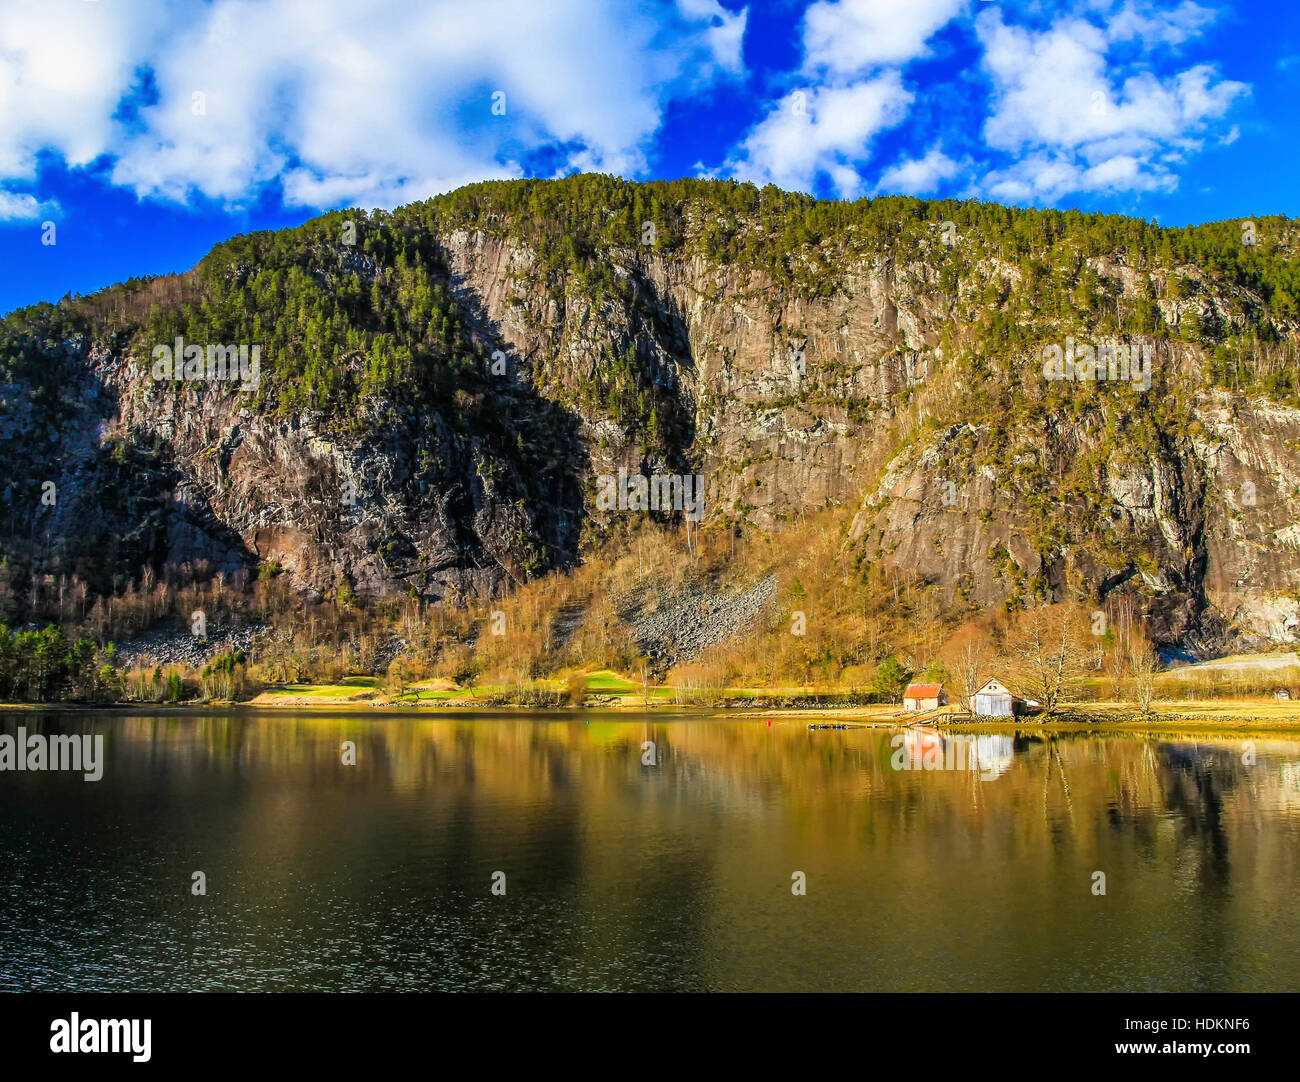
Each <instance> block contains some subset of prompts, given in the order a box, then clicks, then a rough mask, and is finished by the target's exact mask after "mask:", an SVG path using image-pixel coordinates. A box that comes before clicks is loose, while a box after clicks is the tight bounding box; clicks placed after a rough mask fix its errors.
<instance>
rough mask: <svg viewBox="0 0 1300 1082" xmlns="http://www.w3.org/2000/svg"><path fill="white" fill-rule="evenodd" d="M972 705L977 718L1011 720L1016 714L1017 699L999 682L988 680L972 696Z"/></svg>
mask: <svg viewBox="0 0 1300 1082" xmlns="http://www.w3.org/2000/svg"><path fill="white" fill-rule="evenodd" d="M971 705H972V706H973V707H974V708H975V716H976V717H983V718H1009V717H1011V715H1012V714H1013V713H1014V712H1015V697H1014V696H1013V695H1012V694H1011V692H1010V691H1009V690H1007V686H1006V685H1005V684H1003V683H1002V682H1000V681H999V680H997V679H993V680H986V681H985V682H984V683H983V685H982V686H981V687H980V689H979V690H978V691H976V692H975V694H974V696H972V698H971Z"/></svg>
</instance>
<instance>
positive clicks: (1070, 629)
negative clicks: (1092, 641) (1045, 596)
mask: <svg viewBox="0 0 1300 1082" xmlns="http://www.w3.org/2000/svg"><path fill="white" fill-rule="evenodd" d="M1087 626H1088V621H1087V616H1086V614H1085V613H1083V612H1081V611H1080V610H1078V609H1077V608H1076V607H1074V606H1072V605H1056V606H1052V607H1050V608H1049V607H1047V606H1040V607H1038V608H1034V609H1030V610H1029V611H1028V612H1026V613H1025V614H1024V616H1023V617H1022V618H1021V620H1020V624H1019V626H1018V627H1017V628H1016V629H1015V631H1014V632H1013V633H1012V636H1011V650H1012V655H1013V659H1014V664H1015V668H1016V676H1017V680H1018V682H1019V684H1020V685H1021V687H1022V688H1023V689H1024V691H1025V693H1026V694H1027V695H1028V696H1030V697H1031V698H1034V699H1037V700H1038V702H1039V704H1040V705H1041V706H1042V707H1043V709H1044V710H1045V711H1047V713H1049V714H1051V713H1054V712H1055V711H1056V710H1058V709H1060V707H1061V706H1062V704H1064V703H1065V702H1067V701H1069V700H1071V699H1075V698H1077V697H1078V695H1079V692H1080V691H1081V690H1082V686H1083V679H1084V676H1085V674H1086V672H1087V668H1088V643H1087V642H1086V641H1085V638H1084V629H1085V628H1087Z"/></svg>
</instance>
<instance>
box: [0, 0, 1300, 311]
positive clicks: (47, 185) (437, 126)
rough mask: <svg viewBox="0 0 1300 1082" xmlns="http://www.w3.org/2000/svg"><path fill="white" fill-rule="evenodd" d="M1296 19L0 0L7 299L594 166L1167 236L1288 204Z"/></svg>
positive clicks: (946, 1) (1002, 10) (0, 288)
mask: <svg viewBox="0 0 1300 1082" xmlns="http://www.w3.org/2000/svg"><path fill="white" fill-rule="evenodd" d="M1298 11H1300V5H1297V4H1295V3H1294V2H1293V0H1285V2H1284V0H1241V2H1238V3H1236V4H1233V5H1229V4H1223V3H1212V2H1209V0H1204V2H1200V0H1198V2H1193V0H1178V2H1168V0H1058V2H1052V3H1047V2H1037V0H1027V2H1021V0H816V2H805V0H771V2H767V3H760V2H752V3H749V4H742V3H740V2H738V0H544V2H539V0H463V2H458V3H444V2H441V0H433V2H429V0H424V2H419V3H416V2H405V0H3V2H2V3H0V252H3V255H4V258H3V259H2V260H0V312H4V311H9V310H11V309H12V308H14V307H16V306H19V305H22V304H28V303H31V302H34V301H38V300H57V299H58V298H59V297H61V296H63V295H64V294H65V293H67V292H69V291H72V292H79V293H88V292H92V291H93V290H95V289H98V288H100V287H102V286H105V285H108V284H110V283H112V282H115V281H119V280H121V279H123V278H127V277H131V276H134V275H141V274H158V273H165V272H170V271H177V270H185V269H188V268H189V267H191V266H193V265H194V263H195V262H196V261H197V260H198V259H199V258H200V257H201V256H202V255H203V254H204V253H205V252H206V251H207V250H208V249H209V248H210V247H211V246H212V244H213V243H215V242H216V241H218V240H221V239H222V238H224V237H227V236H230V235H232V234H234V233H240V232H246V231H248V230H250V229H262V228H274V227H279V226H287V225H295V224H298V223H299V222H302V221H305V220H306V219H308V218H310V217H312V216H314V215H316V214H318V213H320V212H321V211H323V210H328V209H332V208H339V207H351V206H360V207H392V206H396V205H398V204H401V203H405V202H410V201H411V200H415V199H421V198H426V197H428V196H430V195H434V194H437V193H438V192H442V191H447V190H450V189H452V188H455V187H458V186H460V185H461V184H464V183H468V182H470V181H474V180H482V179H489V178H501V177H516V176H543V177H548V176H557V175H564V174H567V173H572V172H576V171H586V170H596V171H601V172H610V173H617V174H619V175H621V176H624V177H628V178H630V179H655V178H672V177H679V176H715V177H736V178H739V179H743V180H753V181H755V182H757V183H760V184H762V183H768V182H771V183H775V184H777V185H779V186H781V187H783V188H787V189H791V190H800V191H807V192H812V193H814V194H817V195H821V196H838V197H845V198H857V197H861V196H871V195H875V194H894V193H906V194H915V195H927V196H953V197H959V198H964V197H970V198H980V199H992V200H996V201H999V202H1005V203H1011V204H1015V205H1018V206H1040V207H1042V206H1055V207H1074V208H1078V209H1081V210H1101V211H1109V212H1118V213H1126V214H1136V215H1140V216H1142V217H1146V218H1154V219H1156V220H1158V221H1159V222H1160V223H1162V224H1166V225H1183V224H1187V223H1189V222H1203V221H1212V220H1216V219H1223V218H1243V217H1260V216H1263V215H1266V214H1278V213H1282V214H1288V215H1291V216H1293V217H1294V216H1297V215H1300V183H1298V182H1297V177H1300V150H1298V149H1297V140H1296V136H1297V134H1298V133H1300V123H1298V122H1297V111H1300V14H1298ZM47 223H53V230H52V231H51V229H50V228H49V226H48V225H47ZM50 239H52V240H53V241H54V243H53V244H49V243H43V241H48V240H50Z"/></svg>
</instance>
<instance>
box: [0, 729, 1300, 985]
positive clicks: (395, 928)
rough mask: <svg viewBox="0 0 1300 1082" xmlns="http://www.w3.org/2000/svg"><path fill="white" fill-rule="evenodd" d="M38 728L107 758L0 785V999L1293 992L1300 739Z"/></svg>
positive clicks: (1297, 966)
mask: <svg viewBox="0 0 1300 1082" xmlns="http://www.w3.org/2000/svg"><path fill="white" fill-rule="evenodd" d="M23 724H24V725H25V726H27V728H28V729H29V730H30V731H47V732H56V731H57V732H70V731H93V732H97V733H103V734H104V735H105V737H106V740H105V751H106V756H107V764H106V766H105V771H104V778H103V780H102V781H100V782H98V783H86V782H83V781H81V780H80V778H79V777H78V778H75V779H74V778H72V777H68V776H60V775H51V774H46V775H37V774H25V775H19V774H4V775H0V987H4V988H33V987H41V988H141V989H144V988H204V989H211V988H326V989H329V988H375V989H384V988H393V989H401V988H429V987H437V988H571V989H577V988H622V989H633V988H634V989H670V988H688V989H705V988H724V989H760V988H761V989H775V988H820V989H940V988H970V989H981V988H984V989H1013V988H1022V989H1066V988H1085V989H1095V990H1105V989H1112V988H1137V989H1142V988H1163V989H1220V988H1226V989H1251V988H1269V989H1274V988H1288V989H1294V988H1296V987H1297V986H1298V985H1300V979H1298V975H1300V930H1298V929H1297V927H1296V925H1295V922H1294V920H1293V918H1292V917H1291V915H1290V914H1291V911H1292V903H1293V899H1294V897H1295V893H1296V888H1297V886H1300V862H1298V860H1297V857H1296V854H1297V853H1298V852H1300V847H1297V844H1296V843H1297V841H1300V786H1298V785H1297V780H1298V779H1300V770H1298V769H1297V767H1298V765H1300V744H1298V743H1297V742H1296V741H1292V740H1282V739H1269V738H1255V739H1254V741H1253V752H1252V754H1251V755H1246V754H1245V752H1244V750H1243V744H1242V741H1241V740H1240V739H1231V738H1226V737H1225V738H1221V739H1215V738H1212V739H1206V738H1204V737H1194V736H1188V737H1187V738H1185V739H1184V738H1177V739H1175V738H1170V737H1168V736H1150V735H1135V734H1121V735H1114V734H1112V735H1086V734H1085V735H1064V734H1062V735H1054V736H1044V735H1042V734H1040V733H1037V732H1034V731H1022V732H1012V731H1007V732H1005V733H980V734H970V735H967V734H947V733H944V734H939V733H927V732H924V731H917V730H909V731H908V732H906V733H899V732H898V731H891V730H888V729H853V730H816V731H809V730H808V728H807V726H806V725H804V724H801V723H797V722H788V723H787V722H778V723H776V724H774V725H772V726H770V727H769V726H768V725H766V724H765V723H763V722H761V721H747V720H734V721H733V720H717V719H703V718H698V717H681V718H674V719H668V718H665V717H664V716H662V715H656V716H654V717H629V716H628V715H626V714H618V715H602V714H599V713H595V712H590V711H581V712H575V713H573V714H571V715H547V716H545V717H537V716H528V717H523V718H521V717H518V716H508V715H501V716H489V715H475V716H473V717H439V718H436V719H434V718H427V717H418V718H387V719H383V720H378V719H374V718H372V717H370V716H368V715H367V716H362V715H346V716H339V717H320V716H316V717H304V716H292V715H285V714H276V715H274V716H266V715H256V714H237V715H230V716H219V715H218V716H204V717H194V716H172V717H167V716H156V717H134V718H111V719H110V718H106V717H103V716H98V717H95V718H79V717H76V716H67V715H63V716H58V717H45V718H42V717H37V716H27V717H25V718H23ZM16 725H17V722H16V721H12V720H10V719H3V720H0V731H6V732H11V731H14V729H15V727H16ZM345 741H351V742H353V743H354V744H355V747H356V765H355V766H345V765H343V762H342V756H341V747H342V745H343V743H344V742H345ZM647 746H650V747H651V748H652V749H653V752H652V753H650V752H648V751H647ZM927 760H928V761H929V762H930V763H931V764H936V763H937V764H938V765H937V766H935V765H932V766H931V767H929V768H927V766H926V762H927ZM1247 760H1249V761H1247ZM957 763H961V764H962V765H961V767H960V768H958V767H957V766H956V764H957ZM903 764H906V765H903ZM949 764H952V765H949ZM972 764H973V765H972ZM195 870H202V871H204V873H205V875H206V876H207V879H208V883H209V893H208V895H207V896H206V897H202V898H197V897H194V896H192V895H191V894H190V889H189V888H190V882H191V874H192V872H193V871H195ZM495 871H504V872H505V874H506V879H507V884H508V887H507V893H506V895H505V897H496V896H493V895H492V894H491V893H490V890H489V888H490V884H491V877H492V873H493V872H495ZM795 871H802V872H804V873H805V875H806V877H807V883H808V893H807V895H806V896H804V897H799V896H795V895H792V894H791V892H790V884H791V875H792V873H793V872H795ZM1098 871H1100V872H1103V873H1104V874H1105V881H1106V888H1107V889H1106V893H1105V895H1097V894H1094V893H1093V890H1092V884H1093V882H1094V875H1095V873H1096V872H1098ZM918 914H919V915H923V916H925V917H926V920H927V924H926V927H927V929H928V931H927V935H926V936H924V937H916V936H914V935H911V934H909V928H911V927H912V923H911V922H913V921H914V919H915V918H916V917H917V915H918Z"/></svg>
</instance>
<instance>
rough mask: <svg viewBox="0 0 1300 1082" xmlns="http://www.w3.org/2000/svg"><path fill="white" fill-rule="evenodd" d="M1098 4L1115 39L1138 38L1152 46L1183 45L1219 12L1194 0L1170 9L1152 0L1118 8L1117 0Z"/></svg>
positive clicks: (1108, 30) (1102, 1)
mask: <svg viewBox="0 0 1300 1082" xmlns="http://www.w3.org/2000/svg"><path fill="white" fill-rule="evenodd" d="M1096 7H1097V10H1098V13H1099V14H1100V15H1101V16H1102V18H1103V25H1104V26H1105V29H1106V36H1107V37H1108V38H1109V39H1110V40H1111V41H1128V40H1130V39H1134V38H1136V39H1140V40H1141V42H1142V44H1143V45H1144V46H1145V47H1146V48H1148V49H1151V48H1155V47H1156V46H1158V45H1168V46H1178V45H1181V44H1183V42H1185V41H1188V40H1190V39H1191V38H1194V37H1196V36H1197V35H1198V34H1199V33H1200V32H1201V31H1202V30H1204V29H1205V28H1206V27H1207V26H1209V25H1210V23H1212V22H1213V21H1214V19H1215V17H1216V15H1217V12H1215V11H1213V10H1211V9H1210V8H1204V7H1201V6H1200V5H1199V4H1196V3H1193V2H1192V0H1183V2H1182V3H1181V4H1179V5H1178V6H1177V7H1175V8H1170V9H1167V10H1165V9H1161V8H1157V7H1155V6H1154V5H1152V4H1149V3H1125V4H1121V5H1120V6H1119V7H1118V8H1116V7H1115V5H1114V2H1113V0H1101V2H1099V3H1097V4H1096Z"/></svg>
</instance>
